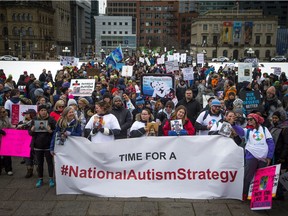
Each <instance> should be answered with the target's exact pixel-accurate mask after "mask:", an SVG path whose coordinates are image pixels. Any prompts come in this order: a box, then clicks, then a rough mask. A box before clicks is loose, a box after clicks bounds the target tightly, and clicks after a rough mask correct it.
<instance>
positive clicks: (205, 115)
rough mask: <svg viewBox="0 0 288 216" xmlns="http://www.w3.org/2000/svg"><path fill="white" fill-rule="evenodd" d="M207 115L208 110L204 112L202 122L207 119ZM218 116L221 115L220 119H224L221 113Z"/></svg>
mask: <svg viewBox="0 0 288 216" xmlns="http://www.w3.org/2000/svg"><path fill="white" fill-rule="evenodd" d="M208 114H209V111H208V110H206V111H205V114H204V116H203V120H202V121H204V120H205V119H206V118H207V116H208ZM220 115H221V119H224V116H223V114H222V113H220Z"/></svg>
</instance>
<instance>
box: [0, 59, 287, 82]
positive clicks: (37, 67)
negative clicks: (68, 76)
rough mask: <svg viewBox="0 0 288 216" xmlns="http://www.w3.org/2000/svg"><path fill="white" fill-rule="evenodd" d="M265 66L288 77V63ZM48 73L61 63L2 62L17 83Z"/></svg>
mask: <svg viewBox="0 0 288 216" xmlns="http://www.w3.org/2000/svg"><path fill="white" fill-rule="evenodd" d="M81 64H82V62H80V63H79V65H78V68H80V66H81ZM226 64H228V65H234V63H232V62H230V63H229V62H224V63H223V64H221V63H220V62H219V63H215V62H210V63H209V65H210V66H211V65H213V66H214V67H215V70H216V71H217V70H218V68H219V67H220V66H221V65H222V66H223V67H224V66H225V65H226ZM261 64H262V65H263V66H264V67H260V68H261V71H262V73H265V72H266V73H268V74H270V73H273V72H274V69H272V67H280V68H281V71H283V72H285V73H286V74H287V76H288V62H285V63H282V62H277V63H274V62H260V63H259V65H261ZM235 66H238V63H235ZM44 68H45V69H46V71H48V70H50V71H51V72H52V74H53V77H55V74H56V72H57V70H59V69H61V68H62V67H61V65H60V62H59V61H57V62H56V61H0V69H4V72H5V74H6V76H7V77H8V75H9V74H12V75H13V79H14V80H15V81H16V82H17V81H18V79H19V76H20V75H21V74H23V72H24V71H27V72H28V74H30V73H33V74H34V75H35V77H36V78H37V79H38V78H39V75H40V74H41V73H42V70H43V69H44Z"/></svg>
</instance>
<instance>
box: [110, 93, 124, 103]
mask: <svg viewBox="0 0 288 216" xmlns="http://www.w3.org/2000/svg"><path fill="white" fill-rule="evenodd" d="M116 100H121V102H122V103H123V100H122V98H121V97H120V96H118V95H117V96H114V97H113V100H112V101H113V104H114V103H115V101H116Z"/></svg>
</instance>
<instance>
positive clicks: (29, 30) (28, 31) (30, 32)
mask: <svg viewBox="0 0 288 216" xmlns="http://www.w3.org/2000/svg"><path fill="white" fill-rule="evenodd" d="M33 34H34V33H33V29H32V28H31V27H29V28H28V29H27V35H30V36H32V35H33Z"/></svg>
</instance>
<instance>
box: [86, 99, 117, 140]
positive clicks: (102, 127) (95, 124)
mask: <svg viewBox="0 0 288 216" xmlns="http://www.w3.org/2000/svg"><path fill="white" fill-rule="evenodd" d="M110 109H111V106H110V104H109V103H107V102H105V101H100V102H97V103H96V104H95V110H96V114H95V115H93V116H92V117H91V118H90V120H89V121H88V123H87V124H86V126H85V131H84V136H85V137H87V138H89V139H91V142H93V143H102V142H108V141H113V140H114V139H115V136H117V135H119V134H120V131H121V127H120V125H119V123H118V120H117V118H116V117H115V116H114V115H113V114H111V113H110Z"/></svg>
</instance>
